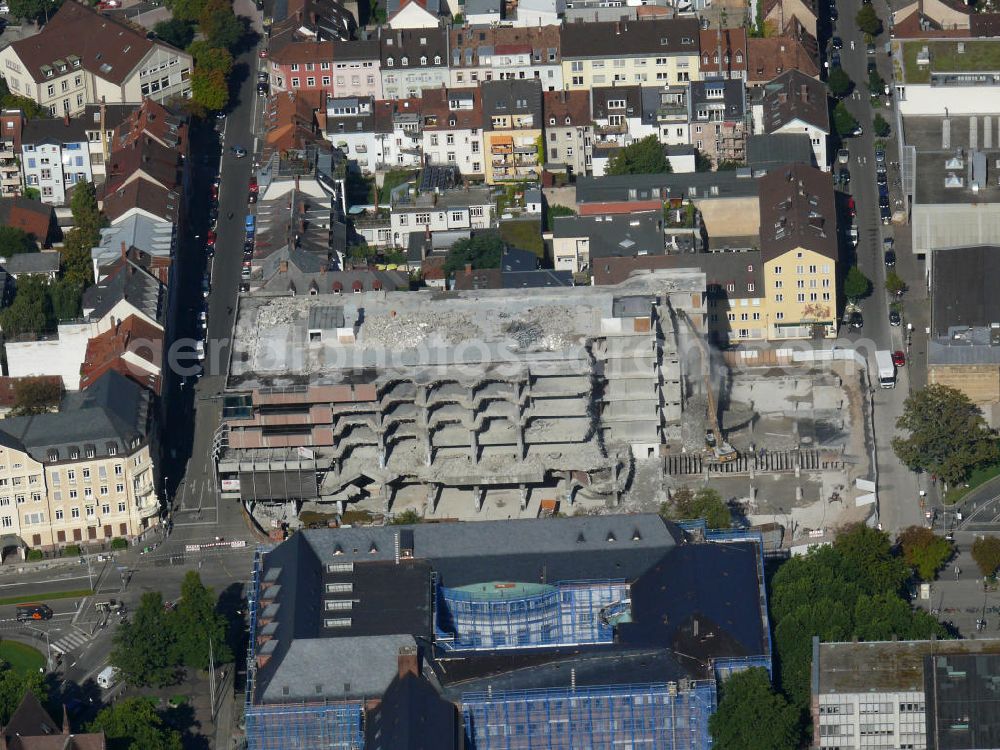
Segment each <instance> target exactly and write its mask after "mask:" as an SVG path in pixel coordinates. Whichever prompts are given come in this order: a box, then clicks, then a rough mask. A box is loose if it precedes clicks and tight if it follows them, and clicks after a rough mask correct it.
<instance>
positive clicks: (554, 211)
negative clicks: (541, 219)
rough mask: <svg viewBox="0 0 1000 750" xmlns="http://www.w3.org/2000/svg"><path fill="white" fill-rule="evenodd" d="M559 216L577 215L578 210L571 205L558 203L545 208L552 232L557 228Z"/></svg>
mask: <svg viewBox="0 0 1000 750" xmlns="http://www.w3.org/2000/svg"><path fill="white" fill-rule="evenodd" d="M558 216H576V211H574V210H573V209H572V208H570V207H569V206H560V205H559V204H558V203H557V204H555V205H553V206H547V207H546V208H545V222H546V226H547V227H548V229H549V231H550V232H551V231H552V230H553V229H554V228H555V223H556V217H558Z"/></svg>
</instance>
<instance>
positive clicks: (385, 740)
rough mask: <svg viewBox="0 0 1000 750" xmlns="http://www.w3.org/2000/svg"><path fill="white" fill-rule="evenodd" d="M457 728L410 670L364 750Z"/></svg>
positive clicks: (376, 716)
mask: <svg viewBox="0 0 1000 750" xmlns="http://www.w3.org/2000/svg"><path fill="white" fill-rule="evenodd" d="M466 11H468V5H466ZM458 731H459V726H458V712H457V711H456V709H455V704H454V703H451V702H450V701H447V700H445V699H444V698H442V697H441V696H440V695H439V694H438V691H437V689H436V688H435V687H434V686H433V685H432V684H431V683H430V682H428V681H427V680H426V679H422V678H421V677H418V676H417V675H415V674H412V673H407V674H405V675H403V676H402V677H397V678H396V679H395V680H393V681H392V684H391V685H389V688H388V689H387V690H386V691H385V693H384V694H383V695H382V700H381V701H379V703H378V705H377V706H376V707H375V708H373V709H372V710H371V711H369V712H368V715H367V717H366V721H365V750H455V748H457V747H459V746H460V743H459V741H458Z"/></svg>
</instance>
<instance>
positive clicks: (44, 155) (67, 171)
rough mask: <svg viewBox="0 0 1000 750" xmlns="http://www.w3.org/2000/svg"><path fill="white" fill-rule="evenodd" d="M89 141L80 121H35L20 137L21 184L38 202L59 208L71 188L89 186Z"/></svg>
mask: <svg viewBox="0 0 1000 750" xmlns="http://www.w3.org/2000/svg"><path fill="white" fill-rule="evenodd" d="M90 164H91V160H90V141H89V139H88V137H87V129H86V123H85V122H84V120H83V119H82V118H72V119H71V118H70V117H69V115H66V116H65V117H63V118H61V119H58V120H57V119H42V118H35V119H33V120H28V121H27V122H26V123H25V125H24V130H23V132H22V134H21V168H22V171H23V174H24V184H25V185H26V186H28V187H31V188H34V189H35V190H37V191H38V192H39V193H40V194H41V198H42V202H43V203H47V204H49V205H52V206H62V205H65V204H67V203H68V202H69V195H70V192H71V191H72V189H73V186H74V185H76V183H78V182H92V181H93V177H94V176H93V173H92V172H91V170H90Z"/></svg>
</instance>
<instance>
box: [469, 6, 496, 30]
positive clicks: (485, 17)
mask: <svg viewBox="0 0 1000 750" xmlns="http://www.w3.org/2000/svg"><path fill="white" fill-rule="evenodd" d="M502 18H503V3H502V2H501V0H468V2H466V3H465V22H466V23H467V24H469V25H470V26H487V27H488V26H499V25H500V20H501V19H502Z"/></svg>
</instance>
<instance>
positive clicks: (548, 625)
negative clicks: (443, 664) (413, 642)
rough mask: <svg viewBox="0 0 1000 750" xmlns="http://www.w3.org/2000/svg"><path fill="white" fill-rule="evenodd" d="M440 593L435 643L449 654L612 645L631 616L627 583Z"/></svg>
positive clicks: (493, 585)
mask: <svg viewBox="0 0 1000 750" xmlns="http://www.w3.org/2000/svg"><path fill="white" fill-rule="evenodd" d="M436 588H437V591H436V597H435V599H436V602H435V603H436V610H437V611H436V617H435V620H434V623H435V625H434V629H435V635H436V639H435V640H436V642H437V644H438V645H439V646H440V647H441V648H443V649H445V650H449V651H463V650H472V651H475V650H489V651H495V650H498V649H509V648H531V647H542V646H544V647H552V646H564V645H565V646H576V645H580V644H590V643H613V642H614V623H617V622H622V621H624V620H627V619H628V617H629V614H630V600H629V586H628V583H627V582H626V581H625V580H624V579H606V580H593V581H561V582H559V583H555V584H531V583H511V582H499V581H494V582H489V583H482V584H475V585H472V586H462V587H459V588H445V587H443V586H440V585H438V586H437V587H436Z"/></svg>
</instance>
